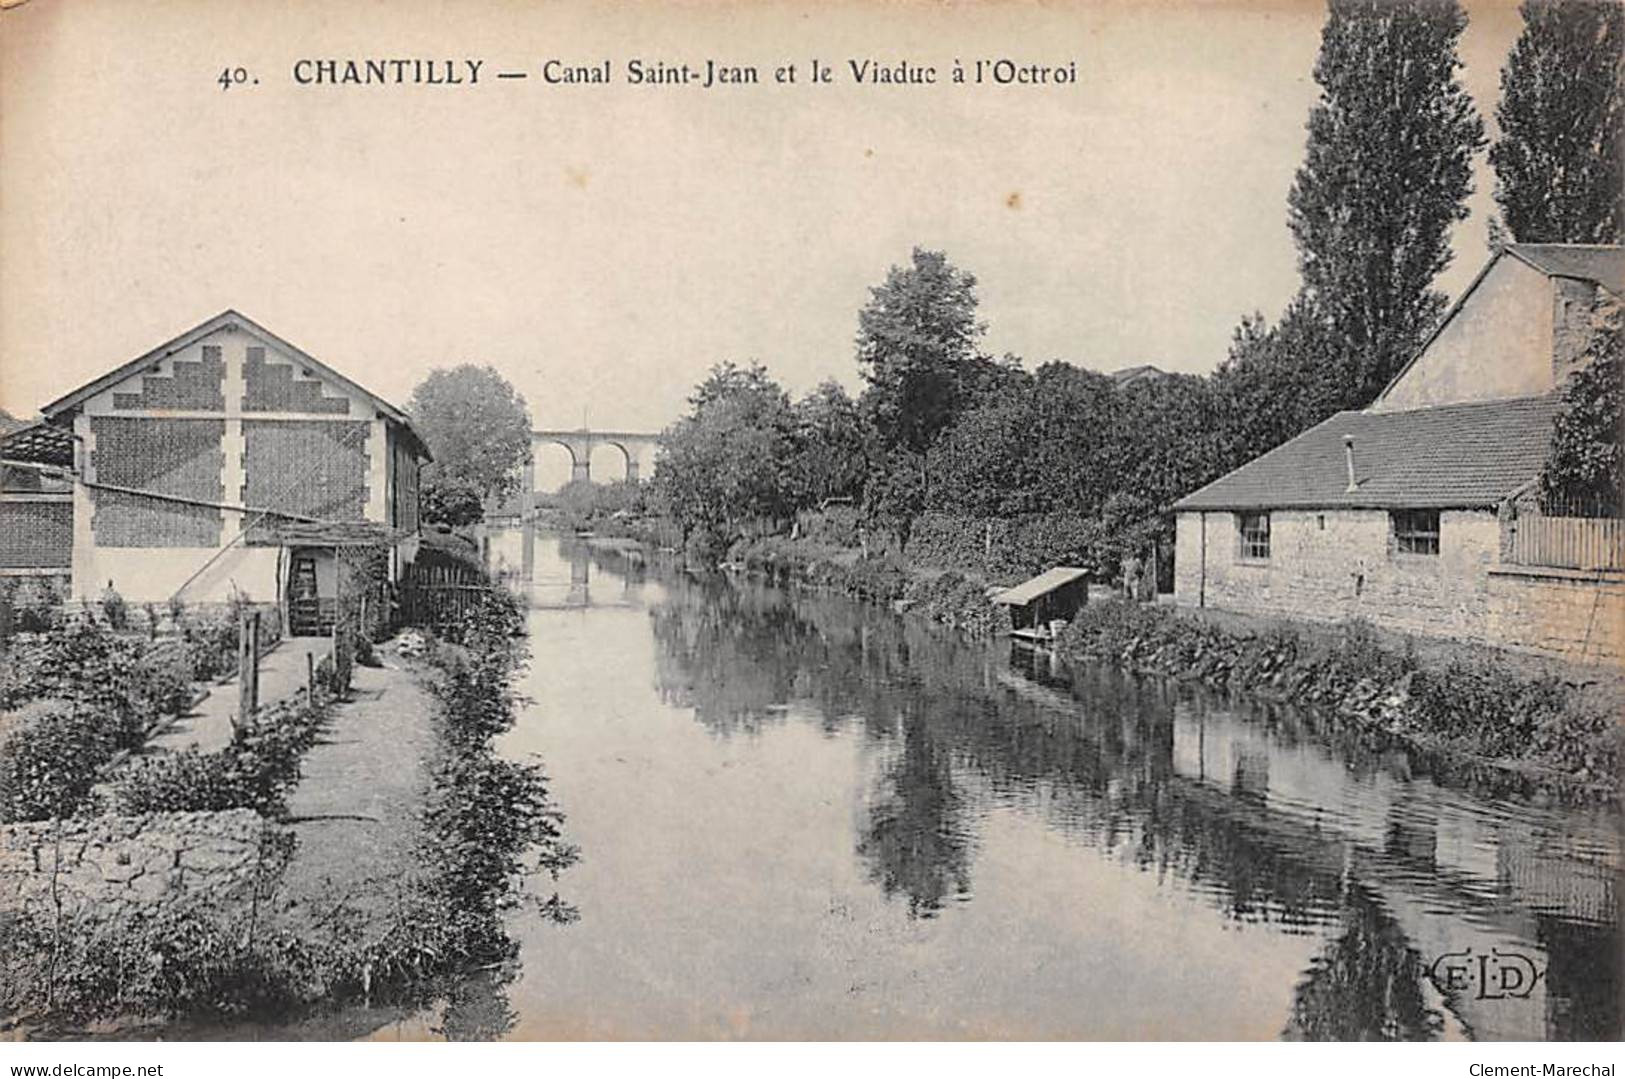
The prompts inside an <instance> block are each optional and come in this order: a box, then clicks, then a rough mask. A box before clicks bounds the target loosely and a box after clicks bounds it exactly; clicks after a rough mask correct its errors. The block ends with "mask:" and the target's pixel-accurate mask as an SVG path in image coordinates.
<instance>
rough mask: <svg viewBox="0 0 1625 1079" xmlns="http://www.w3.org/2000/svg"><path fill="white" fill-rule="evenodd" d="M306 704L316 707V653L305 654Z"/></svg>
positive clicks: (308, 652)
mask: <svg viewBox="0 0 1625 1079" xmlns="http://www.w3.org/2000/svg"><path fill="white" fill-rule="evenodd" d="M305 704H306V706H307V707H315V705H316V653H315V652H310V651H306V652H305Z"/></svg>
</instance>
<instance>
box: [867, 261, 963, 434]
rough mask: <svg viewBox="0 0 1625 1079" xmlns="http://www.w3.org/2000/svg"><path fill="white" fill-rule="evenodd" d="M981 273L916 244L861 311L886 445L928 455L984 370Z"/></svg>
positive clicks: (874, 402)
mask: <svg viewBox="0 0 1625 1079" xmlns="http://www.w3.org/2000/svg"><path fill="white" fill-rule="evenodd" d="M985 329H986V327H985V326H984V325H983V324H982V323H980V322H977V321H976V278H975V277H974V276H972V275H971V274H969V273H966V272H964V271H962V270H958V269H955V268H954V266H953V265H951V264H950V263H949V262H948V257H947V256H946V255H945V254H943V253H942V252H941V251H926V250H923V249H922V248H918V247H916V248H915V249H914V254H913V259H912V263H911V265H910V266H909V267H908V268H906V269H904V268H902V267H898V266H893V267H892V268H891V270H890V272H888V273H887V275H886V281H885V283H884V284H882V285H881V286H880V287H878V288H875V289H871V290H870V299H869V303H868V305H867V306H865V307H864V308H863V310H862V311H860V312H858V340H857V354H858V366H859V367H860V368H861V369H862V371H863V376H864V378H865V379H866V380H867V382H868V384H869V385H868V389H867V390H866V391H865V392H864V402H865V404H866V405H867V407H868V409H869V412H870V415H871V416H872V417H873V419H874V425H875V429H876V430H877V431H878V432H879V435H880V438H881V440H882V441H883V442H884V444H885V445H886V447H887V448H888V449H890V448H895V447H902V448H904V449H907V450H908V451H910V452H911V453H914V454H923V453H924V452H925V451H926V450H927V449H928V448H929V447H930V445H931V443H932V442H933V441H934V440H935V439H936V437H937V434H938V432H940V431H941V430H942V429H943V428H944V427H946V426H947V425H948V424H949V422H951V421H952V420H953V418H954V416H955V415H957V414H958V412H959V411H960V410H961V409H962V408H963V407H964V406H965V404H966V401H967V399H968V397H969V394H970V391H971V390H972V388H973V386H974V384H975V383H976V381H977V380H978V379H980V378H981V377H982V376H983V375H984V374H985V369H984V368H985V366H986V365H985V362H979V361H981V356H980V353H979V352H978V350H977V342H978V341H979V340H980V338H981V336H982V332H983V331H984V330H985Z"/></svg>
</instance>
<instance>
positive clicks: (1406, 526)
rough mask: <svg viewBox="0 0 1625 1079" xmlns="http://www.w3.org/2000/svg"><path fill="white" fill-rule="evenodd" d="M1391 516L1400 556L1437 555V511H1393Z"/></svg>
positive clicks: (1395, 541)
mask: <svg viewBox="0 0 1625 1079" xmlns="http://www.w3.org/2000/svg"><path fill="white" fill-rule="evenodd" d="M1391 516H1392V518H1393V522H1394V544H1395V546H1396V547H1397V549H1398V550H1399V553H1400V554H1438V553H1439V511H1438V510H1395V511H1394V512H1393V514H1392V515H1391Z"/></svg>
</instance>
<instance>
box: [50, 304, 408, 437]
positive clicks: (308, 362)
mask: <svg viewBox="0 0 1625 1079" xmlns="http://www.w3.org/2000/svg"><path fill="white" fill-rule="evenodd" d="M226 326H240V327H243V328H245V329H247V330H248V332H250V333H252V334H254V335H255V336H256V337H260V338H263V339H264V340H265V341H267V342H268V343H270V344H272V345H275V346H276V347H277V349H279V350H280V351H282V352H285V353H287V354H288V355H290V356H292V357H294V358H295V359H297V360H298V361H299V362H300V364H302V365H303V366H306V367H309V368H310V369H311V370H313V371H318V372H320V373H321V374H322V376H323V377H325V378H327V379H329V380H331V381H332V382H335V383H337V384H338V385H340V386H342V387H344V389H346V390H348V391H349V392H351V393H354V394H356V395H357V396H359V397H362V398H365V399H366V400H367V402H368V403H370V404H371V405H372V406H373V408H375V409H377V410H378V411H379V412H380V413H382V414H383V415H384V416H385V417H386V418H388V419H389V420H391V421H393V422H394V423H396V424H399V425H400V427H401V428H402V429H403V430H404V431H405V432H406V434H407V436H408V437H410V438H411V440H412V441H413V442H414V443H415V444H416V445H417V449H418V455H419V456H420V457H421V458H423V459H424V460H430V459H431V458H430V456H429V449H428V447H427V446H426V445H424V442H423V439H422V438H421V437H420V436H419V435H418V433H417V431H415V430H414V429H413V428H412V421H411V419H410V418H409V417H408V416H407V415H406V413H405V412H403V411H401V410H400V409H398V408H396V407H395V406H394V405H392V404H390V403H389V402H388V401H386V400H384V399H383V398H382V397H379V396H378V395H377V394H375V393H373V392H372V391H371V390H369V389H367V388H366V387H365V386H362V385H361V384H360V383H358V382H355V381H353V380H351V379H349V378H346V377H345V376H344V375H341V374H339V372H337V371H335V370H333V368H331V367H329V366H327V364H325V363H323V362H321V361H320V360H318V359H316V357H314V356H312V355H311V354H310V353H308V352H306V351H305V350H304V349H302V348H299V347H298V346H297V345H292V344H289V343H288V342H287V341H284V340H283V339H282V338H280V337H278V336H277V335H276V334H274V333H272V332H271V331H270V330H267V329H266V328H265V327H264V326H261V325H260V324H259V323H257V322H255V321H254V320H253V319H251V318H249V317H248V316H246V315H243V314H241V313H239V312H237V311H235V310H232V309H231V308H227V309H226V310H224V311H222V312H220V313H219V314H218V315H216V316H214V317H213V318H211V319H206V320H204V321H203V322H200V323H198V324H197V325H196V326H193V327H192V328H191V329H190V330H187V331H186V332H185V333H182V334H180V335H179V336H176V337H172V338H170V339H169V340H168V341H165V342H164V343H163V344H161V345H159V346H158V347H157V348H155V349H152V350H151V351H149V352H146V353H143V354H142V355H140V356H137V357H136V358H135V359H133V360H131V361H130V362H129V363H126V364H123V365H122V366H120V367H116V368H114V369H113V370H111V371H109V372H107V373H106V374H105V375H102V376H101V377H100V378H96V379H93V380H91V381H90V382H87V383H85V384H84V385H83V386H80V387H79V388H78V389H76V390H71V391H69V392H68V393H65V394H63V395H62V396H61V397H58V398H57V399H56V400H55V401H52V402H51V403H50V404H48V405H46V406H45V407H44V408H42V409H40V411H41V412H42V413H43V414H44V415H45V418H46V419H48V420H49V419H55V418H56V417H57V416H60V415H61V414H62V413H64V412H66V411H68V410H69V409H72V408H75V407H77V406H78V405H80V404H83V403H84V402H85V401H86V400H87V399H89V398H91V397H94V396H95V395H96V394H98V393H101V392H102V391H103V390H105V389H107V388H108V387H110V386H115V385H117V384H118V383H120V382H123V381H124V380H125V379H127V378H129V377H130V376H131V375H135V374H139V373H140V372H141V371H143V370H144V369H146V368H147V367H149V366H151V365H152V364H153V363H156V362H157V361H159V360H162V359H164V358H165V357H167V356H171V355H173V354H174V353H176V352H179V351H181V350H182V349H184V348H187V347H189V346H191V345H192V344H194V343H195V342H197V341H199V340H201V339H203V338H205V337H207V336H209V335H210V334H211V333H214V332H215V331H216V330H219V329H221V328H223V327H226Z"/></svg>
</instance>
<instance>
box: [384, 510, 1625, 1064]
mask: <svg viewBox="0 0 1625 1079" xmlns="http://www.w3.org/2000/svg"><path fill="white" fill-rule="evenodd" d="M513 542H514V544H515V551H517V543H518V541H517V539H514V540H513ZM499 553H501V552H500V549H499ZM508 553H510V554H514V560H515V561H516V562H517V561H518V558H517V554H515V553H514V552H508ZM534 558H535V570H534V574H533V584H532V586H531V590H530V592H531V597H532V604H533V611H532V614H531V625H530V628H531V646H532V650H533V653H534V658H533V660H532V663H531V666H530V671H529V675H528V678H527V682H526V686H525V690H526V692H527V693H528V694H529V696H530V697H531V698H533V699H534V704H533V705H532V706H531V707H529V708H528V709H527V710H526V712H525V714H524V717H523V719H522V720H521V721H520V723H519V725H518V726H517V727H516V729H515V730H514V731H513V732H512V733H511V734H510V735H508V736H507V738H506V739H505V742H504V744H503V749H504V751H505V752H507V753H510V754H512V755H514V756H516V757H524V756H527V755H530V754H538V755H540V756H541V758H542V760H543V761H544V763H545V765H546V768H547V770H548V772H549V774H550V775H551V777H552V781H553V790H554V793H555V795H556V797H557V800H558V802H559V803H560V806H561V808H563V810H564V811H565V812H566V813H567V814H568V817H569V819H568V822H567V829H568V833H569V837H570V839H571V840H572V841H573V842H575V843H577V844H579V846H580V848H581V851H582V860H581V862H580V864H579V865H577V866H576V867H574V868H572V869H571V870H569V871H568V872H567V873H566V874H565V876H564V878H563V880H562V881H561V882H560V885H559V887H560V891H561V893H562V894H563V896H564V898H565V899H567V900H568V901H569V902H571V903H573V904H574V905H575V906H576V907H577V908H578V910H579V912H580V918H579V920H578V921H577V922H575V923H574V924H571V925H568V926H564V927H559V926H555V925H550V924H546V923H544V922H542V921H541V920H540V919H538V918H536V917H534V916H527V915H516V916H515V918H514V920H513V923H512V931H513V933H514V934H515V936H516V938H517V939H519V941H520V942H521V962H520V963H519V964H518V967H517V969H516V970H514V971H511V972H507V973H506V974H503V975H495V976H492V977H491V978H489V979H487V980H484V981H479V982H476V983H473V984H472V985H470V986H468V987H465V989H464V990H462V991H461V992H460V993H459V994H458V995H457V997H456V998H455V999H454V1000H453V1001H452V1002H451V1003H450V1004H449V1005H442V1006H441V1007H439V1008H437V1009H435V1010H434V1011H433V1012H432V1013H428V1014H422V1015H417V1016H409V1017H406V1018H402V1019H397V1020H393V1021H391V1022H389V1023H388V1024H387V1025H385V1026H383V1027H382V1028H380V1029H375V1030H374V1031H373V1036H375V1037H386V1038H387V1037H423V1036H432V1035H443V1036H453V1037H494V1036H503V1037H508V1038H516V1039H532V1038H581V1037H605V1038H713V1037H757V1038H869V1037H887V1036H889V1037H929V1038H938V1037H941V1038H959V1037H984V1036H996V1037H1007V1038H1086V1039H1095V1038H1216V1039H1231V1038H1247V1039H1252V1038H1266V1039H1267V1038H1280V1037H1289V1038H1293V1037H1304V1038H1327V1037H1331V1038H1373V1037H1388V1038H1485V1039H1489V1038H1536V1039H1540V1038H1614V1037H1617V1036H1618V1034H1619V1029H1620V1025H1619V1024H1620V1020H1619V1015H1620V976H1619V966H1620V935H1619V929H1618V925H1617V889H1616V884H1617V880H1618V873H1619V865H1620V838H1619V833H1620V820H1619V818H1618V817H1617V816H1616V815H1615V814H1613V813H1611V812H1604V811H1595V810H1585V811H1576V810H1564V809H1554V808H1540V807H1538V806H1536V805H1532V804H1530V802H1529V800H1528V799H1527V798H1525V797H1522V796H1518V797H1516V798H1513V797H1510V796H1502V797H1496V796H1494V795H1493V794H1489V793H1485V792H1484V790H1483V788H1481V787H1471V786H1470V785H1467V784H1464V783H1462V782H1460V781H1459V780H1458V779H1457V778H1456V777H1450V778H1449V779H1437V778H1434V774H1435V773H1437V772H1438V771H1439V769H1438V767H1437V766H1433V765H1430V764H1429V763H1428V762H1426V761H1423V760H1419V759H1416V758H1413V757H1410V756H1407V755H1406V754H1404V753H1399V752H1393V751H1386V752H1384V751H1379V750H1376V749H1373V748H1370V747H1363V746H1362V745H1361V744H1360V743H1359V741H1358V740H1357V739H1355V738H1353V737H1352V736H1350V735H1348V734H1346V733H1339V732H1337V731H1336V730H1332V729H1328V728H1327V727H1326V725H1325V723H1324V722H1323V721H1321V720H1319V719H1317V718H1315V717H1314V716H1312V715H1309V714H1307V713H1304V712H1300V711H1295V710H1291V709H1284V708H1279V707H1265V706H1263V705H1260V704H1256V703H1254V704H1248V703H1238V702H1236V701H1232V700H1227V699H1224V698H1222V697H1219V696H1216V695H1214V694H1211V693H1209V692H1206V691H1203V690H1201V689H1198V688H1196V687H1190V686H1184V685H1178V684H1173V683H1170V682H1167V681H1162V680H1140V679H1134V678H1130V677H1126V676H1124V675H1121V674H1119V673H1116V672H1114V671H1111V670H1108V669H1104V668H1080V669H1072V670H1068V669H1066V668H1065V667H1062V666H1059V665H1056V664H1052V662H1051V661H1050V660H1049V659H1047V658H1045V657H1043V656H1039V657H1037V658H1035V657H1033V656H1032V655H1031V654H1030V653H1027V652H1024V651H1019V650H1013V649H1012V646H1011V645H1010V644H1009V643H1008V642H997V643H993V644H983V643H976V642H970V641H967V640H964V639H962V638H960V637H958V636H956V635H954V634H951V633H948V632H945V631H940V630H936V629H933V628H930V627H925V626H920V625H916V624H913V623H911V622H905V621H903V620H901V619H899V618H897V617H895V616H893V615H891V614H890V613H889V612H886V611H883V610H878V609H875V608H872V607H865V606H861V605H858V604H855V603H852V602H848V601H846V600H843V599H839V598H832V597H822V596H806V595H795V594H789V593H786V592H784V591H781V590H778V589H774V588H771V587H768V586H766V585H762V584H757V583H750V582H729V581H723V580H716V581H697V580H691V579H687V578H685V577H683V576H682V575H680V574H676V573H668V572H665V571H661V570H658V569H656V568H653V567H650V568H647V569H645V567H643V566H641V565H637V564H634V563H632V562H628V561H627V560H626V559H625V558H624V557H622V556H619V555H615V554H608V553H604V552H589V551H588V550H587V549H586V548H584V547H582V546H580V545H578V544H577V543H575V542H574V541H570V542H565V541H559V540H555V539H550V538H547V537H543V538H540V539H538V540H537V542H536V551H535V556H534ZM543 887H544V886H543V885H538V888H543ZM545 890H549V891H550V888H546V889H545ZM1430 970H1431V971H1432V973H1433V976H1431V977H1430V976H1429V973H1428V972H1429V971H1430ZM1452 972H1454V974H1452ZM1526 983H1532V988H1531V987H1530V984H1526ZM382 1018H383V1017H379V1020H380V1021H382Z"/></svg>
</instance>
